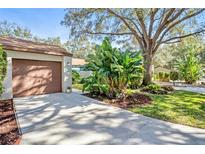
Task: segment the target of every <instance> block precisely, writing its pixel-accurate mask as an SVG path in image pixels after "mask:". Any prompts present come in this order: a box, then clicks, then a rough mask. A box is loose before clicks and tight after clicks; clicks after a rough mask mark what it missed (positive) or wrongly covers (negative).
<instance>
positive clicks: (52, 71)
mask: <svg viewBox="0 0 205 154" xmlns="http://www.w3.org/2000/svg"><path fill="white" fill-rule="evenodd" d="M12 65H13V66H12V80H13V83H12V88H13V95H14V97H22V96H30V95H41V94H49V93H57V92H61V91H62V90H61V62H51V61H36V60H22V59H13V60H12Z"/></svg>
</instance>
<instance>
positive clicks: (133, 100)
mask: <svg viewBox="0 0 205 154" xmlns="http://www.w3.org/2000/svg"><path fill="white" fill-rule="evenodd" d="M83 95H85V96H88V97H90V98H94V99H96V100H99V101H103V102H105V103H108V104H111V105H113V106H116V107H120V108H123V109H129V108H133V107H136V106H142V105H147V104H151V102H152V99H151V98H150V97H149V96H147V95H144V94H140V93H135V94H132V95H130V96H128V97H127V98H126V99H125V100H120V99H109V98H107V97H106V96H105V95H91V94H90V93H86V94H83Z"/></svg>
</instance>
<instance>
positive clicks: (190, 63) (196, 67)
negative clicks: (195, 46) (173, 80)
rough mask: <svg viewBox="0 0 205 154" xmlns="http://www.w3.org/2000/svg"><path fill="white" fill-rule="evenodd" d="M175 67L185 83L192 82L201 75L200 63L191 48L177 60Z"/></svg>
mask: <svg viewBox="0 0 205 154" xmlns="http://www.w3.org/2000/svg"><path fill="white" fill-rule="evenodd" d="M176 67H177V69H178V71H179V72H180V76H181V78H182V79H184V80H185V82H186V83H189V84H192V83H195V82H196V81H197V80H199V79H200V78H201V77H202V75H203V72H202V65H201V64H200V61H199V58H197V56H196V54H195V53H194V51H193V50H190V51H189V52H188V53H187V54H186V55H184V56H183V57H181V58H180V59H178V60H177V63H176Z"/></svg>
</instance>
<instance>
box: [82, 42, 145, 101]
mask: <svg viewBox="0 0 205 154" xmlns="http://www.w3.org/2000/svg"><path fill="white" fill-rule="evenodd" d="M87 61H88V64H87V66H86V68H87V69H89V70H91V71H92V72H93V76H92V78H95V80H97V81H98V82H99V83H100V84H101V85H106V87H107V92H106V93H105V94H106V95H107V96H108V97H110V98H113V97H116V96H122V98H124V97H125V93H126V89H127V87H128V86H129V84H130V83H131V80H132V79H134V77H136V76H137V75H139V76H141V73H142V70H143V69H142V57H141V55H140V52H138V53H132V52H130V51H125V52H122V51H121V50H119V49H117V48H112V46H111V43H110V41H109V39H108V38H105V39H104V41H103V43H102V45H101V46H99V47H98V48H97V50H96V52H95V54H92V55H89V56H88V59H87ZM90 78H91V77H90ZM85 87H88V84H85Z"/></svg>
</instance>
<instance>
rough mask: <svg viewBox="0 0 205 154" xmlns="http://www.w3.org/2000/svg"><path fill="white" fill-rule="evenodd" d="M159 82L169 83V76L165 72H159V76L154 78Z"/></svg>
mask: <svg viewBox="0 0 205 154" xmlns="http://www.w3.org/2000/svg"><path fill="white" fill-rule="evenodd" d="M156 78H157V79H158V80H159V81H162V82H168V81H169V78H170V77H169V74H168V73H165V72H159V74H158V75H157V77H156Z"/></svg>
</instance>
